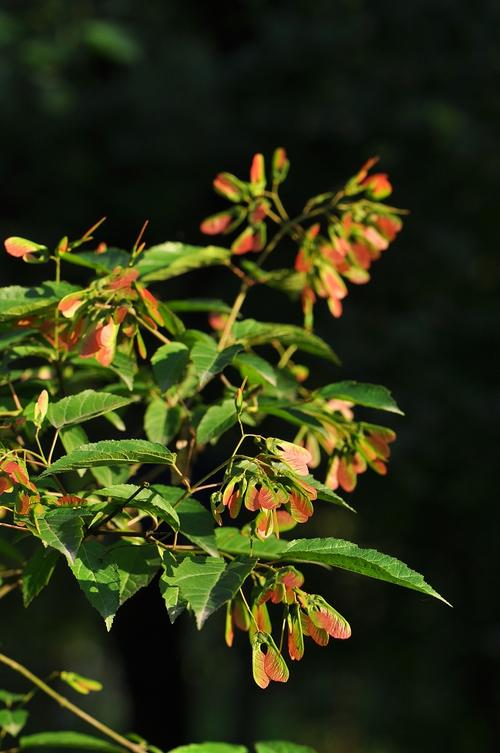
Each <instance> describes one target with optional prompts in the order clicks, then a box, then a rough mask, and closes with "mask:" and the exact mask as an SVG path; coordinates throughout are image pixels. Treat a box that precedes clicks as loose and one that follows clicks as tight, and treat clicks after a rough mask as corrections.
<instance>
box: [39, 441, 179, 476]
mask: <svg viewBox="0 0 500 753" xmlns="http://www.w3.org/2000/svg"><path fill="white" fill-rule="evenodd" d="M132 463H154V464H155V465H172V464H173V463H175V454H173V453H172V452H170V450H167V448H166V447H163V446H162V445H160V444H158V443H156V442H147V441H146V440H145V439H120V440H113V439H104V440H102V441H101V442H95V443H91V444H86V445H83V446H82V447H80V449H78V450H73V452H70V453H69V454H68V455H63V457H62V458H59V460H56V461H55V463H52V465H50V466H49V467H48V468H47V469H46V470H45V471H44V472H43V473H42V474H40V476H39V478H45V477H46V476H51V475H52V474H55V473H64V472H65V471H73V470H76V469H78V468H95V467H99V466H107V465H131V464H132Z"/></svg>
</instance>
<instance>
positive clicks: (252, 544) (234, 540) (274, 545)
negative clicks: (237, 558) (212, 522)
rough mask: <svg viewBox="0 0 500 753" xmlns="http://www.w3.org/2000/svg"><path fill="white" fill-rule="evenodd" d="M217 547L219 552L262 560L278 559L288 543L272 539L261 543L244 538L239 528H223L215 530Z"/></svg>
mask: <svg viewBox="0 0 500 753" xmlns="http://www.w3.org/2000/svg"><path fill="white" fill-rule="evenodd" d="M215 539H216V541H217V547H218V548H219V550H220V551H221V552H227V553H228V554H237V555H244V556H247V557H255V558H257V557H258V558H259V559H263V560H276V559H279V558H280V556H281V555H282V554H283V552H284V551H285V550H286V548H287V545H288V542H287V541H284V540H283V539H275V538H274V537H272V538H269V539H266V540H265V541H261V540H260V539H257V538H250V537H249V536H244V535H243V534H242V533H241V531H240V529H239V528H233V527H231V526H223V527H222V528H217V529H216V530H215Z"/></svg>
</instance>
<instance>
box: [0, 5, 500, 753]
mask: <svg viewBox="0 0 500 753" xmlns="http://www.w3.org/2000/svg"><path fill="white" fill-rule="evenodd" d="M499 28H500V6H499V5H498V3H497V2H495V1H494V0H490V1H489V2H488V0H486V1H485V2H480V3H476V4H471V3H469V2H467V1H466V0H420V1H419V2H415V1H413V2H412V1H411V0H409V1H408V2H386V1H381V2H380V1H379V2H374V1H373V0H343V1H341V0H339V1H336V2H335V1H330V2H328V1H327V0H315V2H314V3H311V2H305V0H304V1H303V2H301V1H300V0H288V1H286V2H285V1H278V2H272V3H271V2H265V1H264V0H247V2H226V1H222V2H217V3H208V2H207V3H193V2H187V1H186V0H184V2H179V1H178V0H170V2H161V1H160V0H149V2H143V3H139V2H137V1H134V0H116V1H115V2H113V1H111V0H108V1H102V2H97V1H96V2H92V0H72V2H70V3H68V2H65V1H64V0H37V1H35V0H24V1H23V2H22V3H19V2H3V3H2V5H1V10H0V113H1V115H0V119H1V126H0V127H1V149H0V176H1V177H0V179H1V183H2V203H1V208H0V229H1V232H2V234H3V235H2V237H5V236H7V235H13V234H15V235H22V236H26V237H29V238H33V239H34V240H36V241H39V242H42V243H47V244H48V245H50V244H51V243H54V242H56V241H57V240H58V238H59V237H60V236H61V235H63V234H65V233H68V234H69V235H73V236H75V235H77V234H79V233H80V232H81V231H82V230H84V229H85V228H86V227H88V226H89V225H90V224H92V223H93V222H94V221H95V220H96V219H97V218H98V217H100V216H102V215H103V214H106V215H107V216H108V217H109V221H108V223H107V225H106V229H105V231H103V237H104V238H106V240H108V241H109V242H110V243H113V244H116V245H120V244H124V245H125V246H127V247H129V246H130V245H131V244H132V242H133V240H134V238H135V235H136V233H137V230H138V228H139V227H140V225H141V224H142V222H143V220H144V219H145V218H149V219H150V220H151V225H150V229H149V231H148V235H147V240H148V242H151V243H152V242H156V241H163V240H185V241H191V242H200V241H202V237H201V235H200V233H199V231H198V229H197V228H198V224H199V221H200V219H201V218H203V216H205V215H206V214H208V213H209V212H211V211H216V210H217V209H218V208H219V207H221V208H222V206H223V203H222V201H221V200H219V199H218V198H217V197H216V196H215V195H213V194H212V192H211V188H210V183H211V179H212V177H213V175H214V174H215V173H216V172H217V171H219V170H221V169H227V170H231V171H234V172H236V173H237V174H244V173H245V172H246V170H247V169H248V164H249V161H250V158H251V155H252V154H253V153H254V152H255V151H257V150H261V151H264V152H266V153H269V152H270V151H271V150H272V148H273V147H275V146H277V145H282V146H285V147H286V148H287V150H288V152H289V154H290V157H291V160H292V170H291V173H290V178H289V182H288V184H287V186H286V188H285V190H284V197H285V200H286V202H287V204H288V205H289V206H290V207H292V208H293V207H295V208H297V209H299V208H300V206H301V205H302V203H303V201H304V199H305V198H306V197H307V196H308V195H309V194H311V193H318V192H319V191H322V190H327V189H329V188H332V187H335V186H336V185H338V184H339V183H340V182H341V181H342V179H344V178H345V177H347V176H348V175H351V174H352V173H353V172H354V171H355V170H356V169H357V167H358V166H359V165H360V164H361V163H362V162H363V161H364V160H365V159H366V158H368V157H369V156H371V155H373V154H379V155H380V156H381V158H382V166H383V169H384V170H387V171H388V172H390V174H391V176H392V178H393V181H394V183H395V185H396V191H395V194H394V202H395V203H396V204H398V205H400V206H405V207H408V208H409V209H410V210H411V216H410V217H409V218H408V220H407V222H406V224H405V230H404V233H403V235H402V236H401V238H400V239H399V240H398V241H397V243H396V244H394V246H393V247H391V249H390V250H389V251H388V252H387V254H386V255H385V256H384V258H383V260H382V261H381V262H379V263H378V264H377V265H376V266H375V267H374V274H373V281H372V283H371V284H370V285H369V286H368V287H359V288H355V289H353V290H352V291H351V293H350V295H349V298H348V300H347V302H346V313H345V316H344V317H343V318H342V319H341V321H340V322H338V321H334V320H332V319H331V318H330V317H329V316H328V315H327V314H326V313H323V315H322V316H320V317H319V319H318V328H319V332H320V334H322V335H323V336H324V337H326V338H327V339H328V340H329V341H330V342H331V343H332V344H333V345H334V347H335V348H336V349H337V351H338V352H339V353H340V355H341V357H342V359H343V362H344V364H345V366H344V367H342V369H341V370H340V371H338V370H332V369H331V368H330V367H328V368H327V367H324V366H323V365H322V364H321V363H319V362H314V361H310V362H309V364H310V365H311V366H313V379H314V380H315V381H317V382H319V381H326V380H330V381H332V380H333V379H335V378H337V377H340V378H356V379H359V380H366V381H373V382H380V383H383V384H386V385H388V386H389V387H390V388H391V389H392V390H393V392H394V393H395V395H396V396H397V398H398V401H399V403H400V404H401V406H402V407H403V409H404V410H405V412H406V417H405V418H404V419H399V418H394V419H393V420H391V421H390V423H391V425H392V426H393V427H394V428H396V430H397V431H398V434H399V441H398V443H397V445H396V448H395V451H394V459H393V462H392V464H391V468H390V474H389V476H388V477H387V478H386V479H380V478H377V477H376V478H373V477H372V478H368V477H363V479H362V481H361V483H360V485H359V488H358V490H357V491H356V493H355V494H353V495H352V498H351V501H352V503H353V504H354V505H355V506H356V507H357V509H358V511H359V514H358V516H357V517H356V518H355V519H352V518H350V517H348V516H346V515H344V514H343V513H338V512H331V511H329V512H328V513H324V514H322V515H321V516H318V517H317V518H316V519H315V522H314V524H313V526H312V529H311V532H313V531H314V532H316V533H319V534H320V535H321V534H322V535H339V536H344V537H346V538H352V539H353V540H355V541H357V542H358V543H361V544H363V545H366V546H374V547H376V548H379V549H381V550H382V551H386V552H388V553H391V554H394V555H396V556H399V557H400V558H401V559H403V560H404V561H406V562H408V563H409V564H410V565H411V566H413V567H414V568H416V569H417V570H420V571H423V572H425V574H426V576H427V577H428V580H429V581H430V582H431V583H432V584H433V585H434V586H435V587H436V588H437V590H439V591H440V592H441V593H443V594H444V595H445V596H446V597H447V598H448V599H449V600H450V601H451V602H452V603H453V604H454V607H455V608H454V609H453V610H451V609H448V608H446V607H444V606H442V605H441V604H439V603H437V602H436V603H434V602H432V601H430V600H429V599H427V598H424V597H421V596H419V595H418V594H415V593H412V592H405V591H403V590H400V589H397V588H394V587H390V586H388V585H383V584H380V583H377V582H375V581H369V580H363V579H360V578H357V577H356V576H349V575H347V574H346V575H343V574H341V573H336V572H334V573H332V574H328V575H327V574H326V573H324V572H321V573H320V574H319V575H318V574H315V575H313V574H311V581H312V582H313V583H314V582H315V581H314V579H315V578H316V584H317V585H318V587H322V588H323V589H324V590H325V591H326V595H327V597H328V598H329V599H330V600H331V601H332V602H333V603H334V604H335V605H336V606H337V607H338V609H339V610H340V611H341V612H342V613H344V614H345V615H346V616H347V617H348V618H349V619H350V621H351V623H352V625H353V637H352V638H351V640H350V641H348V642H346V643H336V644H335V645H332V646H330V647H329V648H328V649H319V648H314V647H311V648H310V649H309V650H308V651H307V653H306V658H305V660H304V661H303V662H302V663H301V664H300V666H297V667H295V666H294V667H293V668H292V669H293V671H292V677H291V680H290V682H289V683H288V685H287V686H276V687H273V688H271V689H269V690H268V691H266V692H262V691H260V690H259V689H258V688H256V687H255V686H254V685H253V683H252V680H251V676H250V658H249V652H248V648H247V646H246V645H245V642H244V641H243V640H240V641H239V647H238V648H236V649H233V650H232V651H229V650H227V649H226V648H225V647H224V645H223V638H222V622H221V619H220V618H217V617H215V618H213V621H212V622H213V624H210V623H209V625H208V626H207V628H206V630H204V631H203V633H201V634H197V633H196V631H195V629H194V627H193V626H192V625H191V623H190V622H189V621H188V620H187V619H181V620H180V622H179V623H178V625H177V626H176V627H175V629H172V628H171V627H170V626H169V625H168V623H167V619H166V615H165V614H164V611H163V609H162V605H161V603H160V599H159V597H158V596H157V595H156V592H155V591H154V590H152V591H151V593H149V592H148V593H145V594H143V595H140V596H138V597H137V598H136V599H135V600H134V601H133V602H132V603H130V604H129V605H127V606H126V607H125V608H124V609H123V613H122V614H121V615H119V616H118V618H117V620H116V626H115V628H114V629H113V631H112V632H111V634H110V636H107V635H106V634H105V631H104V628H103V626H102V625H101V624H100V623H99V620H98V618H97V617H96V616H95V615H94V614H93V613H92V612H91V610H90V607H89V606H88V605H87V603H86V602H85V600H84V597H83V596H82V595H81V594H80V593H79V592H78V590H77V588H76V586H75V585H74V584H71V582H70V580H69V578H68V577H67V576H65V575H64V574H63V573H62V570H63V568H61V574H60V575H59V578H58V579H57V581H56V583H55V585H54V587H53V588H52V589H51V590H49V591H48V592H47V593H46V594H44V595H43V596H42V597H40V599H39V600H38V602H37V603H35V604H34V605H33V607H32V608H31V610H30V612H28V613H24V612H23V610H22V608H21V606H20V605H19V602H18V600H17V598H16V597H10V599H9V600H8V601H7V600H6V601H2V602H1V603H0V626H1V627H0V638H1V640H2V643H3V647H4V650H6V651H7V653H11V654H13V655H15V656H17V657H18V658H20V659H22V660H25V661H26V662H28V663H30V664H31V666H32V667H33V669H35V670H37V671H38V672H39V673H41V674H43V673H46V672H48V671H49V670H51V669H52V668H53V667H61V666H64V667H67V668H72V669H77V670H78V669H79V670H81V671H83V672H86V673H89V674H90V675H91V676H92V673H93V674H96V675H97V676H99V677H101V678H102V679H104V681H105V684H106V686H107V689H108V694H107V695H106V696H105V697H104V698H103V700H101V699H97V700H94V701H93V705H92V702H91V701H89V702H88V703H89V708H93V709H94V711H95V712H96V713H97V714H99V715H100V716H101V717H105V718H107V719H108V720H110V721H112V722H114V723H116V724H117V725H119V726H121V728H122V729H128V728H130V727H134V728H135V729H137V730H139V731H141V732H142V733H143V734H144V735H145V736H146V737H148V738H149V739H150V740H152V741H155V742H157V743H158V744H159V745H160V746H165V747H167V746H169V745H173V744H176V743H179V742H188V741H196V740H202V739H207V738H211V739H224V740H227V741H238V742H249V741H250V740H252V739H254V738H258V737H261V738H262V737H282V738H289V739H292V740H295V741H297V742H303V743H309V744H311V745H314V746H317V748H318V749H319V750H320V751H321V753H417V752H418V753H420V752H421V751H425V752H426V753H438V752H439V753H441V752H442V751H454V753H465V752H467V753H469V752H470V751H471V752H472V751H473V752H474V753H487V752H488V753H489V751H494V750H495V749H496V745H497V744H498V743H497V741H498V732H499V730H498V718H499V714H498V711H499V709H498V706H499V703H498V701H499V686H498V658H499V653H500V627H499V623H498V609H497V600H498V597H497V593H498V582H497V579H496V578H495V571H496V570H497V568H496V564H497V559H498V544H497V541H498V534H497V525H496V522H495V512H496V504H497V503H496V501H495V496H494V485H493V477H494V476H495V475H496V474H495V470H496V466H497V465H498V460H497V452H498V451H497V449H496V447H495V444H496V440H497V431H496V426H497V425H498V418H499V416H498V402H497V403H496V404H495V403H494V398H495V397H496V395H495V393H494V384H495V382H496V379H495V377H496V370H494V367H493V361H494V354H495V352H496V350H497V349H498V345H496V346H495V344H494V341H493V337H494V335H496V329H497V321H498V319H497V317H498V308H499V306H498V292H497V290H498V279H499V272H500V269H499V263H498V250H497V249H498V235H499V231H498V216H499V212H498V205H499V198H498V175H499V172H500V150H499V148H498V140H499V133H498V131H499V113H500V93H499V92H500V89H499V87H498V78H499V75H500V44H499V42H500V39H499V36H500V35H499V33H498V29H499ZM2 272H3V277H4V279H3V281H2V282H4V283H7V282H9V281H10V282H14V281H15V282H25V281H26V280H27V275H31V274H38V273H39V270H38V269H37V268H34V267H27V266H24V265H22V264H21V263H17V262H16V263H11V264H10V265H9V266H7V262H6V260H5V258H4V260H3V261H2ZM5 276H7V277H6V278H5ZM187 293H189V294H190V295H193V294H202V295H207V294H210V295H212V294H213V295H225V296H226V297H227V298H228V299H230V298H231V297H232V296H233V294H234V289H233V282H232V280H231V279H228V278H227V277H225V276H223V274H222V273H220V272H219V271H218V270H216V271H214V272H210V273H205V272H204V273H202V274H198V275H195V276H193V278H191V279H190V278H186V279H183V278H181V279H180V280H178V281H174V282H173V283H170V286H169V287H167V286H165V288H164V294H165V295H166V296H167V297H168V296H169V295H170V296H171V297H176V298H178V297H180V296H181V295H183V294H187ZM247 312H248V313H253V314H256V315H259V316H260V317H261V318H263V319H266V318H267V319H269V320H273V319H274V320H287V319H289V318H295V320H296V321H298V317H299V313H298V311H297V308H296V307H293V306H291V305H290V304H289V302H288V301H287V300H286V299H285V298H281V297H279V296H278V294H269V296H268V297H263V296H259V297H258V299H257V296H255V298H254V299H253V300H250V302H249V307H248V309H247ZM494 613H496V614H494ZM0 677H1V679H2V684H3V685H6V684H7V682H8V681H7V678H6V677H5V679H4V675H3V674H2V675H1V676H0ZM158 679H159V686H158V685H157V682H158ZM153 681H154V682H153ZM9 684H10V686H14V685H15V680H12V679H9ZM172 687H174V700H173V701H172V700H170V701H168V700H167V694H168V693H170V694H171V693H172ZM42 709H43V710H42V712H41V716H42V714H43V716H42V718H41V719H40V720H39V721H40V724H41V723H43V724H46V725H49V724H50V725H51V726H58V727H61V726H64V725H65V724H68V722H69V720H67V718H66V717H65V716H64V715H63V714H62V712H59V711H58V710H57V709H54V708H52V707H51V706H49V705H47V706H43V707H42Z"/></svg>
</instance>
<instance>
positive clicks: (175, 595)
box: [159, 549, 187, 625]
mask: <svg viewBox="0 0 500 753" xmlns="http://www.w3.org/2000/svg"><path fill="white" fill-rule="evenodd" d="M161 557H162V565H163V572H162V574H161V576H160V581H159V586H160V593H161V595H162V596H163V599H164V601H165V607H166V608H167V614H168V618H169V620H170V622H171V624H172V625H173V624H174V622H175V621H176V619H177V618H178V617H179V615H181V614H182V613H183V611H184V610H185V609H186V607H187V602H186V601H185V600H184V599H183V598H182V596H181V595H180V591H179V587H178V586H173V585H171V583H172V579H173V575H174V569H175V568H176V567H177V560H176V559H175V557H174V556H173V554H171V553H170V552H169V551H166V550H165V549H163V550H161Z"/></svg>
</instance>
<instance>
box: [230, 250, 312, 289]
mask: <svg viewBox="0 0 500 753" xmlns="http://www.w3.org/2000/svg"><path fill="white" fill-rule="evenodd" d="M241 266H242V267H243V269H244V270H245V272H247V273H248V274H249V275H250V276H251V277H253V279H254V280H257V282H260V283H262V284H263V285H267V286H268V287H270V288H275V289H276V290H281V291H282V292H283V293H287V294H288V295H290V296H292V297H295V296H298V295H299V293H301V292H302V290H304V288H305V286H306V275H305V274H304V273H303V272H295V271H294V270H293V269H273V270H270V271H267V270H265V269H261V268H260V267H259V266H257V264H255V262H253V261H248V260H247V259H243V261H242V262H241Z"/></svg>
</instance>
